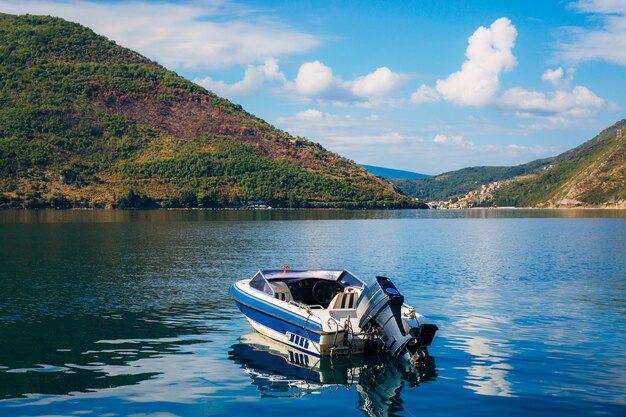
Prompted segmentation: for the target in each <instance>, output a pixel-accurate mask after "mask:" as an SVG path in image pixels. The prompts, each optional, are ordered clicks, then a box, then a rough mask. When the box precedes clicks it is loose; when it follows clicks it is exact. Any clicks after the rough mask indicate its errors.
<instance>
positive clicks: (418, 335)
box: [230, 267, 438, 361]
mask: <svg viewBox="0 0 626 417" xmlns="http://www.w3.org/2000/svg"><path fill="white" fill-rule="evenodd" d="M230 292H231V294H232V296H233V298H234V299H235V302H236V303H237V306H238V307H239V309H240V310H241V312H242V313H243V315H244V316H245V317H246V319H247V320H248V321H249V322H250V324H251V325H252V327H253V328H254V329H255V330H257V331H258V332H259V333H262V334H263V335H265V336H267V337H269V338H271V339H273V340H275V341H278V342H281V343H283V344H285V345H287V346H290V347H292V348H294V349H296V350H299V351H301V352H304V353H307V354H310V355H313V356H335V355H346V354H361V353H364V354H382V353H386V354H389V355H390V356H392V357H393V358H407V359H410V360H411V361H420V360H422V359H423V358H425V357H426V356H427V352H428V351H427V349H428V346H430V344H431V343H432V340H433V338H434V336H435V333H436V331H437V330H438V328H437V326H436V325H435V324H433V323H432V322H430V321H429V320H428V319H427V318H426V317H424V316H422V315H421V314H419V313H417V312H416V311H415V309H414V308H413V307H411V306H409V305H407V304H405V303H404V296H403V295H402V294H401V293H400V291H399V290H398V289H397V288H396V286H395V285H394V284H393V283H392V282H391V280H390V279H389V278H387V277H383V276H377V277H376V278H375V279H372V280H371V281H370V282H368V283H365V282H363V281H362V280H361V279H359V278H358V277H356V276H355V275H354V274H352V273H351V272H349V271H347V270H292V269H289V268H288V267H283V268H282V269H278V270H260V271H258V272H257V273H256V274H254V276H253V277H252V278H249V279H243V280H240V281H237V282H235V283H234V284H233V285H232V286H231V288H230Z"/></svg>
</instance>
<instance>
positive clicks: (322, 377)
mask: <svg viewBox="0 0 626 417" xmlns="http://www.w3.org/2000/svg"><path fill="white" fill-rule="evenodd" d="M229 359H231V360H232V361H234V362H235V363H237V364H239V365H241V368H242V369H243V370H244V372H245V373H246V374H248V375H249V376H250V379H251V380H252V384H253V385H254V386H255V387H256V388H257V390H258V391H259V393H260V395H261V397H273V398H280V397H302V396H305V395H307V394H320V393H322V391H324V390H326V391H328V392H332V391H335V390H338V389H341V388H342V387H343V388H345V389H347V390H350V389H352V387H354V388H355V389H356V391H357V393H358V408H359V409H360V410H362V411H363V412H364V413H365V414H366V415H369V416H395V415H398V414H399V413H401V412H403V411H404V406H403V401H402V397H401V392H402V389H403V388H404V387H417V386H418V385H420V384H422V383H425V382H429V381H434V380H435V379H436V376H437V373H436V370H435V359H434V358H433V357H432V356H431V357H428V358H427V360H426V361H425V363H423V364H422V365H420V366H411V365H409V364H408V363H403V362H399V361H395V360H393V359H391V358H390V357H387V356H363V355H355V356H351V357H345V356H337V357H333V358H331V357H321V358H319V357H315V356H312V355H308V354H306V353H304V352H300V351H297V350H295V349H293V348H290V347H289V346H286V345H283V344H281V343H277V342H275V341H273V340H271V339H268V338H266V337H264V336H262V335H261V334H259V333H250V334H247V335H245V336H242V337H241V339H240V343H236V344H234V345H233V346H231V350H230V352H229Z"/></svg>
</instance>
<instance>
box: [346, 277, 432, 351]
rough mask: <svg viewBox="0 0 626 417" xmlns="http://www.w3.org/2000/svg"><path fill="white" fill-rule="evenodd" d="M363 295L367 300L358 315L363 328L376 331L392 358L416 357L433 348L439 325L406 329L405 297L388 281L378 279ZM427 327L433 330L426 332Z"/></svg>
mask: <svg viewBox="0 0 626 417" xmlns="http://www.w3.org/2000/svg"><path fill="white" fill-rule="evenodd" d="M362 296H363V300H361V301H360V302H359V305H358V306H357V314H358V316H359V317H361V320H360V321H359V327H360V328H361V329H365V330H366V331H367V330H371V329H372V328H376V329H377V330H378V335H379V336H380V338H381V341H382V343H383V344H384V349H385V351H387V352H388V353H389V354H390V355H391V356H392V357H394V358H398V357H400V356H402V355H403V354H404V353H405V352H409V353H410V354H411V355H413V354H414V353H415V352H416V351H417V350H419V349H420V348H421V349H423V348H424V347H425V346H428V345H430V343H431V342H432V339H433V337H434V334H435V332H436V331H437V326H435V325H434V324H421V325H420V327H419V328H416V329H410V330H409V329H405V325H404V323H403V321H402V305H403V304H404V296H403V295H402V294H400V291H398V289H397V288H396V286H395V285H393V283H392V282H391V281H390V280H389V279H388V278H386V277H380V276H377V277H376V280H374V281H372V282H370V283H369V284H368V285H367V287H366V288H365V290H364V294H363V295H362ZM424 326H428V327H429V328H428V329H422V327H424ZM431 327H432V329H431ZM422 339H424V340H422Z"/></svg>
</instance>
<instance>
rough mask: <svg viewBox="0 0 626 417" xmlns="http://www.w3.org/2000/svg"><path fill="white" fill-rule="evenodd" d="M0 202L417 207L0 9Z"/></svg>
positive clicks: (159, 74) (178, 85) (67, 26)
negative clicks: (249, 203)
mask: <svg viewBox="0 0 626 417" xmlns="http://www.w3.org/2000/svg"><path fill="white" fill-rule="evenodd" d="M0 106H1V109H2V111H1V112H0V206H4V207H28V208H34V207H49V206H53V207H69V206H87V207H90V206H93V207H104V206H115V205H117V206H131V207H141V206H144V207H147V206H159V205H160V206H169V207H181V206H185V207H191V206H200V207H219V206H233V205H237V206H238V205H241V204H244V203H246V202H251V201H257V202H258V201H262V202H264V203H266V204H270V205H274V206H290V207H298V206H307V207H381V206H385V207H390V206H391V207H404V206H416V205H419V203H415V202H414V201H412V199H410V198H407V197H404V196H402V195H400V194H398V193H397V191H396V189H395V187H394V186H393V184H391V183H390V182H388V181H387V180H384V179H382V178H379V177H376V176H374V175H372V174H370V173H368V172H367V170H365V169H364V168H362V167H360V166H358V165H356V164H354V163H353V162H352V161H349V160H347V159H345V158H342V157H340V156H339V155H336V154H334V153H331V152H328V151H327V150H325V149H324V148H323V147H322V146H320V145H319V144H316V143H313V142H310V141H308V140H306V139H303V138H300V137H293V136H291V135H289V134H288V133H286V132H283V131H281V130H279V129H276V128H275V127H273V126H271V125H269V124H268V123H266V122H265V121H263V120H261V119H259V118H257V117H255V116H253V115H251V114H249V113H247V112H246V111H244V110H243V109H242V108H241V106H238V105H235V104H233V103H231V102H229V101H228V100H225V99H223V98H220V97H218V96H216V95H215V94H213V93H211V92H209V91H207V90H205V89H203V88H202V87H199V86H197V85H195V84H193V83H191V82H190V81H188V80H186V79H184V78H182V77H180V76H178V75H177V74H175V73H174V72H171V71H168V70H166V69H165V68H163V67H162V66H160V65H158V64H156V63H154V62H152V61H150V60H148V59H147V58H145V57H143V56H141V55H139V54H137V53H136V52H133V51H131V50H129V49H126V48H123V47H121V46H118V45H116V44H115V43H114V42H112V41H110V40H108V39H106V38H104V37H102V36H99V35H96V34H95V33H93V32H92V31H91V30H89V29H88V28H85V27H83V26H81V25H78V24H75V23H70V22H67V21H64V20H62V19H58V18H51V17H41V16H28V15H26V16H13V15H7V14H0Z"/></svg>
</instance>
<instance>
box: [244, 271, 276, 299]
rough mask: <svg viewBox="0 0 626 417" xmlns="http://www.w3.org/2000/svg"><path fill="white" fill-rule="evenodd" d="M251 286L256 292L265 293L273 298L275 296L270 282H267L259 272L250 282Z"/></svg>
mask: <svg viewBox="0 0 626 417" xmlns="http://www.w3.org/2000/svg"><path fill="white" fill-rule="evenodd" d="M250 286H251V287H252V288H254V289H255V290H259V291H261V292H264V293H265V294H268V295H271V296H273V295H274V291H273V290H272V287H271V286H270V284H269V282H267V280H266V279H265V277H264V276H263V274H262V273H261V271H259V272H257V273H256V275H255V276H254V277H252V279H251V280H250Z"/></svg>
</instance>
